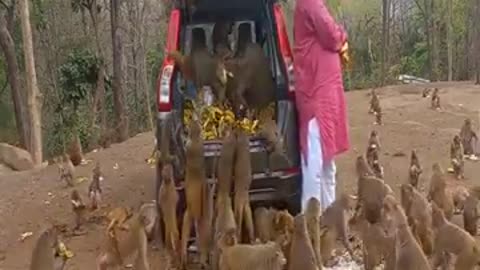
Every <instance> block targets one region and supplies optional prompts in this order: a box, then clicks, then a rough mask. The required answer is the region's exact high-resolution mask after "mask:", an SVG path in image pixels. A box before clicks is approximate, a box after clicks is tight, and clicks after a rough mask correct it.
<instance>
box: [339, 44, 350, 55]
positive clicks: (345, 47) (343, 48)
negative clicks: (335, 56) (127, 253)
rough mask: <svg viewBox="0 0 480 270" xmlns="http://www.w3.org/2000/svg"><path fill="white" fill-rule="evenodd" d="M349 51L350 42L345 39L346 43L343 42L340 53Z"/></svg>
mask: <svg viewBox="0 0 480 270" xmlns="http://www.w3.org/2000/svg"><path fill="white" fill-rule="evenodd" d="M347 51H348V42H347V41H345V43H343V46H342V48H341V49H340V54H344V53H345V52H347Z"/></svg>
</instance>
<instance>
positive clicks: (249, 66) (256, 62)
mask: <svg viewBox="0 0 480 270" xmlns="http://www.w3.org/2000/svg"><path fill="white" fill-rule="evenodd" d="M238 31H239V34H238V35H239V38H238V39H239V44H238V49H237V54H236V57H235V58H233V59H229V60H228V61H226V68H227V70H228V71H229V72H231V73H232V75H233V76H232V79H231V80H229V81H228V84H227V89H228V90H227V91H228V92H229V96H228V98H229V100H230V102H231V103H232V104H233V109H234V112H235V114H236V115H237V116H238V115H239V114H240V110H241V108H242V107H247V108H251V109H257V110H261V109H263V108H265V107H267V106H268V105H269V104H270V103H271V102H273V101H274V99H275V90H274V89H275V88H274V81H273V78H272V75H271V70H270V64H269V61H268V59H267V57H266V55H265V53H264V51H263V49H262V47H261V46H260V45H259V44H258V43H253V42H251V41H250V42H249V41H246V42H240V40H243V39H245V40H246V38H243V37H244V36H245V37H246V36H250V26H249V25H248V24H241V25H240V26H239V29H238Z"/></svg>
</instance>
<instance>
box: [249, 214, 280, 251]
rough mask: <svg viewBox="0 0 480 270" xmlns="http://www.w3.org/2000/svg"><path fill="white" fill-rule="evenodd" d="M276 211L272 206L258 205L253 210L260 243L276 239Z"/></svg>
mask: <svg viewBox="0 0 480 270" xmlns="http://www.w3.org/2000/svg"><path fill="white" fill-rule="evenodd" d="M274 214H275V211H274V210H272V209H270V208H268V209H267V208H265V207H257V208H256V209H255V211H254V212H253V216H254V219H253V220H254V222H255V233H256V237H257V239H259V240H260V243H263V244H265V243H267V242H268V241H272V240H274V239H275V238H274V234H273V218H274Z"/></svg>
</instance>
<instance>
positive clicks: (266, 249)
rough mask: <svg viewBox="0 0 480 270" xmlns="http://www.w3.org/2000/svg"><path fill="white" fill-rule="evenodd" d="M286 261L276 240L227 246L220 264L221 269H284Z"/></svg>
mask: <svg viewBox="0 0 480 270" xmlns="http://www.w3.org/2000/svg"><path fill="white" fill-rule="evenodd" d="M285 263H286V259H285V256H284V255H283V253H282V250H281V249H280V245H279V244H278V243H276V242H268V243H266V244H257V245H245V244H237V245H233V246H230V247H226V248H225V249H224V250H223V251H222V255H221V257H220V262H219V265H220V270H249V269H265V270H267V269H268V270H282V269H283V267H284V266H285ZM299 269H300V268H299ZM306 270H308V269H306Z"/></svg>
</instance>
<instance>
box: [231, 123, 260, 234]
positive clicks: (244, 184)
mask: <svg viewBox="0 0 480 270" xmlns="http://www.w3.org/2000/svg"><path fill="white" fill-rule="evenodd" d="M236 134H237V145H236V150H235V167H234V176H235V178H234V179H235V181H234V206H235V208H234V214H235V220H236V222H237V230H238V238H239V239H241V237H242V233H243V230H242V227H243V224H244V222H245V226H246V229H247V232H248V241H249V242H250V243H252V242H253V241H254V240H255V234H254V228H253V217H252V209H251V208H250V195H249V190H250V184H251V183H252V164H251V160H250V138H249V136H248V135H247V134H246V133H245V131H243V130H242V129H240V128H238V129H236Z"/></svg>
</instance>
